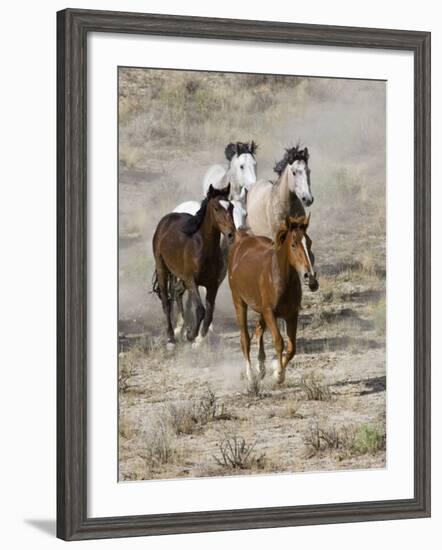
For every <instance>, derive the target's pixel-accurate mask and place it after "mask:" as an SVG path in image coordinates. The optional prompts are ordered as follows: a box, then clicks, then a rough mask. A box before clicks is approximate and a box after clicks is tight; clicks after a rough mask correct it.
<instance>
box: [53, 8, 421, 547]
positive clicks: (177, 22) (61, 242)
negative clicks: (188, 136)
mask: <svg viewBox="0 0 442 550" xmlns="http://www.w3.org/2000/svg"><path fill="white" fill-rule="evenodd" d="M92 31H94V32H113V33H115V32H118V33H128V34H134V33H135V34H153V35H160V36H182V37H194V38H216V39H223V40H226V39H229V40H249V41H256V42H275V43H276V42H283V43H298V44H316V45H323V46H346V47H361V48H382V49H393V50H409V51H412V52H413V55H414V79H415V105H414V114H415V159H414V161H415V174H414V189H415V211H414V224H415V228H416V229H415V242H414V254H415V270H414V282H415V291H414V292H415V294H414V300H415V324H414V343H415V344H414V350H415V351H414V380H415V407H414V413H415V415H414V416H415V425H414V434H415V441H414V482H415V495H414V498H412V499H407V500H393V501H379V502H357V503H346V504H329V505H318V506H286V507H278V508H275V507H272V508H254V509H246V510H244V509H242V510H223V511H207V512H193V513H176V514H154V515H145V516H143V515H142V516H125V517H105V518H88V517H87V423H86V420H87V323H86V321H87V270H86V269H87V246H86V243H87V223H86V222H87V215H86V213H87V173H86V167H87V156H86V153H87V150H86V139H87V126H86V120H87V119H86V107H87V103H86V98H87V77H86V75H87V66H86V60H87V33H88V32H92ZM430 160H431V159H430V33H427V32H415V31H403V30H388V29H368V28H354V27H336V26H324V25H304V24H302V25H299V24H293V23H279V22H266V21H245V20H244V21H240V20H232V19H208V18H203V17H179V16H170V15H150V14H136V13H120V12H100V11H89V10H64V11H62V12H59V13H58V14H57V536H58V537H60V538H62V539H65V540H81V539H92V538H108V537H128V536H142V535H162V534H172V533H193V532H202V531H221V530H232V529H258V528H264V527H267V528H268V527H283V526H293V525H313V524H323V523H339V522H357V521H370V520H387V519H405V518H416V517H427V516H429V515H430V427H431V426H430V345H431V342H430V332H431V331H430V251H431V249H430V237H431V235H430V227H431V223H430V222H431V220H430V178H431V174H430Z"/></svg>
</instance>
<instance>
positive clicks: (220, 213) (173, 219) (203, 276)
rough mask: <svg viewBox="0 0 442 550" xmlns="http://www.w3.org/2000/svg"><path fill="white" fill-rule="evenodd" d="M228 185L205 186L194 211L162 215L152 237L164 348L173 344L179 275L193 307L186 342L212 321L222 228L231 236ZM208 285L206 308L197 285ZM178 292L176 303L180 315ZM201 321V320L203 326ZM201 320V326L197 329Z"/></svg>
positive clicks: (219, 267) (155, 288) (232, 224)
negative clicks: (173, 312) (173, 308)
mask: <svg viewBox="0 0 442 550" xmlns="http://www.w3.org/2000/svg"><path fill="white" fill-rule="evenodd" d="M229 194H230V185H228V186H227V187H226V188H224V189H221V190H218V189H214V188H213V187H212V186H210V187H209V190H208V192H207V196H206V198H205V199H204V200H203V201H202V203H201V207H200V209H199V210H198V212H197V213H196V214H195V215H191V214H186V213H175V212H172V213H170V214H167V215H166V216H164V217H163V218H162V219H161V220H160V222H159V223H158V225H157V228H156V230H155V233H154V236H153V242H152V244H153V254H154V258H155V273H154V281H153V290H154V291H155V292H156V293H157V294H158V295H159V297H160V299H161V304H162V306H163V311H164V314H165V316H166V322H167V338H168V347H173V346H174V344H175V335H174V331H173V327H172V322H171V302H172V296H171V289H173V288H174V287H176V286H177V279H178V280H179V281H180V282H181V283H182V285H181V286H182V288H183V290H182V293H183V292H184V289H185V290H187V291H188V293H189V296H190V297H191V300H192V303H193V306H194V308H195V315H196V322H195V324H194V326H193V327H190V328H189V329H188V330H187V339H188V340H189V341H193V340H195V338H196V337H197V335H198V339H199V340H201V339H202V338H203V337H204V336H205V335H206V334H207V330H208V328H209V326H210V323H211V322H212V318H213V312H214V308H215V299H216V294H217V292H218V287H219V285H220V272H221V270H222V269H223V266H224V260H223V255H222V251H221V247H220V235H221V233H222V234H223V235H224V236H225V237H226V239H227V240H228V241H229V242H232V241H233V239H234V235H235V224H234V222H233V216H232V211H233V205H232V203H231V202H230V201H229V200H228V199H227V197H228V196H229ZM199 286H203V287H205V288H206V307H205V308H204V306H203V303H202V300H201V297H200V294H199V290H198V287H199ZM182 293H181V296H179V298H180V299H178V297H177V303H178V306H179V308H180V309H181V314H182V307H183V306H182ZM201 323H202V325H201ZM200 325H201V331H200Z"/></svg>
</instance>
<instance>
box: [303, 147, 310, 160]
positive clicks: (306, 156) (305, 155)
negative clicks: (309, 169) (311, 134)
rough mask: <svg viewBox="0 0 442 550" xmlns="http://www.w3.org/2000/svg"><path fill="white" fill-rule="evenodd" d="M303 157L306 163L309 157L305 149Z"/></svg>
mask: <svg viewBox="0 0 442 550" xmlns="http://www.w3.org/2000/svg"><path fill="white" fill-rule="evenodd" d="M304 157H305V161H306V162H307V161H308V159H309V157H310V155H309V152H308V149H307V147H304Z"/></svg>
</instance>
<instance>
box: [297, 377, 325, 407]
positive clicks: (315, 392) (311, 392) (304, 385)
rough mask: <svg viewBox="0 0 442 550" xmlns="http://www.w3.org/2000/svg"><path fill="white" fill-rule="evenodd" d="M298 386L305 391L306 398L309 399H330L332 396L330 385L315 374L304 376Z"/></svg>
mask: <svg viewBox="0 0 442 550" xmlns="http://www.w3.org/2000/svg"><path fill="white" fill-rule="evenodd" d="M298 388H299V389H300V390H301V391H302V392H303V394H304V399H306V400H307V401H330V400H331V398H332V393H331V390H330V386H329V385H328V384H326V383H324V382H323V381H322V380H321V379H320V378H318V377H317V376H316V375H315V374H310V375H307V376H305V377H302V378H301V381H300V382H299V384H298Z"/></svg>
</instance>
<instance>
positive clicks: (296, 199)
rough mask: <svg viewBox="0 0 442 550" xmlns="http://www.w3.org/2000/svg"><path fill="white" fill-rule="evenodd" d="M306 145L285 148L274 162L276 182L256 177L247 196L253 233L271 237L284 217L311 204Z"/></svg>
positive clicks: (249, 223)
mask: <svg viewBox="0 0 442 550" xmlns="http://www.w3.org/2000/svg"><path fill="white" fill-rule="evenodd" d="M308 160H309V152H308V149H307V147H305V148H304V149H301V148H300V147H299V145H298V146H296V147H292V148H289V149H286V151H285V154H284V157H283V158H282V159H281V160H280V161H279V162H277V163H276V164H275V167H274V171H275V172H276V173H277V174H278V178H277V180H276V181H274V182H273V181H269V180H259V181H257V182H256V183H255V185H253V186H252V187H251V188H250V190H249V193H248V196H247V215H248V218H247V221H248V225H249V227H250V229H251V230H252V232H253V233H254V234H255V235H259V236H264V237H268V238H269V239H273V238H274V236H275V235H276V233H277V231H278V230H279V227H280V225H281V223H283V222H284V220H285V219H286V217H287V216H305V207H306V206H311V205H312V204H313V195H312V193H311V189H310V169H309V166H308Z"/></svg>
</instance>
